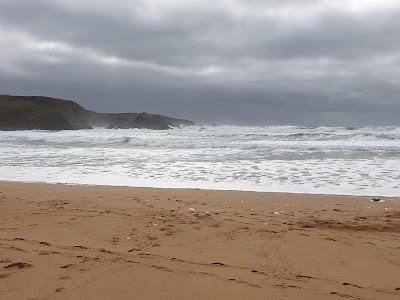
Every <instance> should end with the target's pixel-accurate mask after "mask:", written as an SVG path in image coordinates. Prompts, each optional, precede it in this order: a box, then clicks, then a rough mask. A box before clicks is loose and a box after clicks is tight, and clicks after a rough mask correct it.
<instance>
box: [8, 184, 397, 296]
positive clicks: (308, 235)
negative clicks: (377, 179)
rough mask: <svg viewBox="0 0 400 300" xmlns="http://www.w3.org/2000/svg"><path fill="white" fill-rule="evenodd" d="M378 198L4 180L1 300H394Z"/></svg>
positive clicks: (391, 206)
mask: <svg viewBox="0 0 400 300" xmlns="http://www.w3.org/2000/svg"><path fill="white" fill-rule="evenodd" d="M381 199H382V201H379V202H377V201H373V200H372V198H371V197H355V196H323V195H307V194H284V193H258V192H239V191H211V190H199V189H155V188H131V187H111V186H79V185H61V184H39V183H17V182H0V203H1V205H0V206H1V210H0V299H188V298H191V299H346V298H348V299H399V297H400V280H399V274H400V202H399V201H398V200H399V199H398V198H397V199H396V198H381Z"/></svg>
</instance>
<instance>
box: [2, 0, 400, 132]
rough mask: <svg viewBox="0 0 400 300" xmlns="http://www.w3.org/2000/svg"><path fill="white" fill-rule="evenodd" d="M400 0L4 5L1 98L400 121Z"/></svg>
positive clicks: (242, 116)
mask: <svg viewBox="0 0 400 300" xmlns="http://www.w3.org/2000/svg"><path fill="white" fill-rule="evenodd" d="M399 20H400V1H398V0H363V1H360V0H335V1H333V0H332V1H328V0H293V1H290V0H220V1H215V0H213V1H211V0H210V1H209V0H201V1H200V0H119V1H109V0H35V1H31V0H18V1H16V0H0V94H23V95H46V96H53V97H59V98H66V99H73V100H76V101H78V102H79V103H81V104H82V105H84V106H85V107H87V108H89V109H93V110H98V111H112V112H117V111H135V112H136V111H148V112H154V113H162V114H168V115H172V116H177V117H185V118H190V119H193V120H195V121H198V122H217V123H218V122H221V123H224V122H225V123H226V122H234V123H248V124H260V123H261V124H270V123H281V124H287V123H292V124H312V125H323V124H325V125H334V124H343V125H349V124H400V26H399V22H400V21H399Z"/></svg>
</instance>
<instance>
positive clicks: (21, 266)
mask: <svg viewBox="0 0 400 300" xmlns="http://www.w3.org/2000/svg"><path fill="white" fill-rule="evenodd" d="M32 267H33V266H32V265H31V264H28V263H24V262H15V263H12V264H9V265H7V266H5V267H4V269H27V268H32Z"/></svg>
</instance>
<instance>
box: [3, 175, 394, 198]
mask: <svg viewBox="0 0 400 300" xmlns="http://www.w3.org/2000/svg"><path fill="white" fill-rule="evenodd" d="M1 183H21V184H44V185H66V186H77V187H79V186H87V187H109V188H133V189H156V190H188V191H214V192H238V193H260V194H278V195H279V194H282V195H304V196H307V195H309V196H321V197H350V198H382V200H387V199H394V200H400V195H398V196H381V195H355V194H324V193H309V192H269V191H257V190H239V189H237V190H233V189H215V188H214V189H212V188H195V187H192V188H190V187H157V186H130V185H112V184H110V185H107V184H92V183H87V184H86V183H63V182H45V181H20V180H0V184H1Z"/></svg>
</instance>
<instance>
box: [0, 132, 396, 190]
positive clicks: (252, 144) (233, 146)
mask: <svg viewBox="0 0 400 300" xmlns="http://www.w3.org/2000/svg"><path fill="white" fill-rule="evenodd" d="M0 180H7V181H28V182H48V183H69V184H96V185H117V186H138V187H167V188H205V189H221V190H248V191H266V192H300V193H313V194H341V195H369V196H400V127H396V126H392V127H348V128H346V127H298V126H266V127H244V126H204V127H203V126H190V127H185V128H181V129H179V128H176V129H171V130H165V131H153V130H146V129H126V130H125V129H121V130H116V129H93V130H78V131H58V132H50V131H0Z"/></svg>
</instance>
